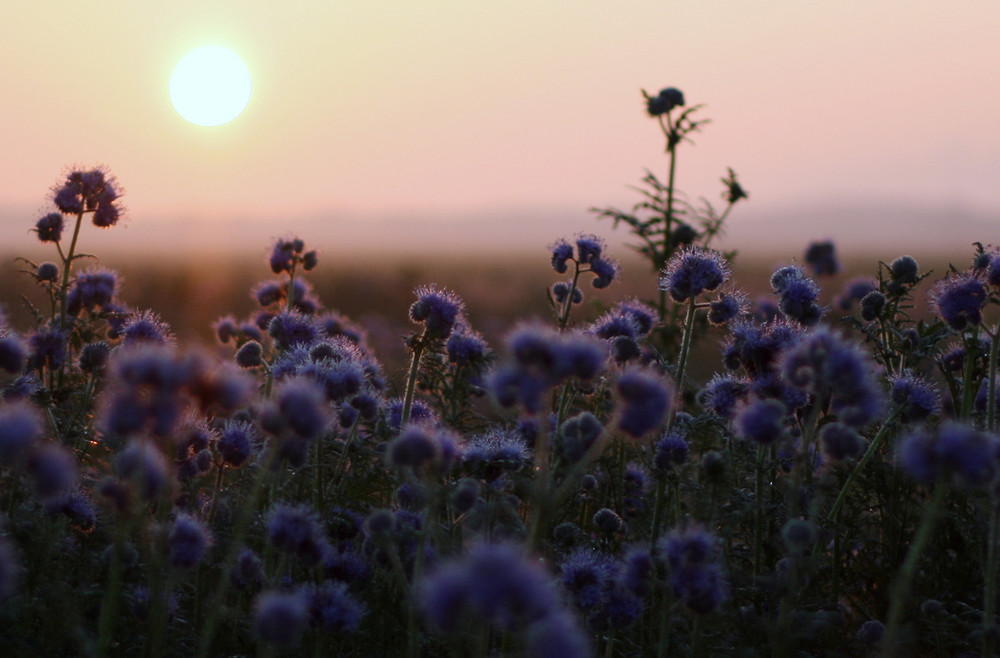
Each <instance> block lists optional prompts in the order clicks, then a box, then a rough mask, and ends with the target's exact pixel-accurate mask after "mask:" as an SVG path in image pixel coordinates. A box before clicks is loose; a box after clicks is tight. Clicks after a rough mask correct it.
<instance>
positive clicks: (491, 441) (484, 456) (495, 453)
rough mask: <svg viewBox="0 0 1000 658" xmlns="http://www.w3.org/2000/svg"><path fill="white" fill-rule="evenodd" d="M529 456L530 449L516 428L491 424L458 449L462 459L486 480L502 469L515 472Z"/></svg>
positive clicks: (491, 478) (494, 476) (490, 479)
mask: <svg viewBox="0 0 1000 658" xmlns="http://www.w3.org/2000/svg"><path fill="white" fill-rule="evenodd" d="M530 459H531V451H530V450H529V449H528V446H527V444H526V443H525V442H524V439H523V438H521V436H520V434H519V433H518V432H517V430H506V429H501V428H493V429H492V430H490V431H488V432H486V433H484V434H477V435H475V436H473V437H472V438H470V439H469V441H468V442H467V443H466V444H465V448H464V449H463V451H462V461H463V463H465V464H466V465H467V466H469V468H470V469H472V471H473V472H474V473H480V474H482V475H483V476H484V477H485V479H486V480H487V481H493V480H496V479H497V478H498V477H500V476H501V475H502V474H503V473H504V472H516V471H518V470H520V469H521V468H522V467H523V466H525V465H526V464H527V463H528V462H529V461H530Z"/></svg>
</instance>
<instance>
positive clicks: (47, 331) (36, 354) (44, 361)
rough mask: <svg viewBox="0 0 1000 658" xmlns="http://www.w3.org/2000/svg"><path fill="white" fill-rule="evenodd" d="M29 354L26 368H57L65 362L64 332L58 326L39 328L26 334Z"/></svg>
mask: <svg viewBox="0 0 1000 658" xmlns="http://www.w3.org/2000/svg"><path fill="white" fill-rule="evenodd" d="M28 345H29V346H30V351H31V356H29V357H28V368H29V369H32V370H41V369H42V368H45V367H48V368H49V369H51V370H57V369H58V368H60V367H62V365H63V364H64V363H65V362H66V334H65V333H63V332H62V331H60V330H59V329H58V328H55V327H49V328H45V327H42V328H39V329H38V330H37V331H35V332H34V333H33V334H31V335H30V336H28Z"/></svg>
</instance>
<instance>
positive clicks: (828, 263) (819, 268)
mask: <svg viewBox="0 0 1000 658" xmlns="http://www.w3.org/2000/svg"><path fill="white" fill-rule="evenodd" d="M805 261H806V263H807V264H808V265H809V267H810V268H812V271H813V274H815V275H816V276H823V275H828V276H832V275H834V274H836V273H837V272H839V271H840V262H839V261H838V260H837V249H836V247H835V246H834V244H833V242H831V241H830V240H824V241H822V242H813V243H810V245H809V247H807V248H806V255H805Z"/></svg>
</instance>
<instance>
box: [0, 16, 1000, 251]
mask: <svg viewBox="0 0 1000 658" xmlns="http://www.w3.org/2000/svg"><path fill="white" fill-rule="evenodd" d="M998 33H1000V4H998V3H997V2H996V0H981V1H979V0H957V1H956V2H950V3H944V2H940V1H929V0H900V1H897V0H879V1H877V2H873V1H872V0H865V1H856V0H839V1H838V2H802V1H801V0H773V1H770V2H760V1H759V0H754V1H750V0H727V1H725V2H723V1H713V0H700V1H693V0H691V1H688V0H683V1H674V2H671V1H667V0H659V1H657V2H650V1H646V0H627V1H624V2H608V1H607V0H599V1H598V0H574V2H572V3H567V2H565V0H508V1H507V2H503V3H497V2H485V1H480V0H454V1H445V0H421V1H420V2H414V1H413V0H379V1H376V2H362V1H361V0H351V1H332V0H330V1H322V2H320V1H314V2H295V1H289V2H284V3H277V2H273V0H269V1H267V2H263V1H257V0H233V1H231V2H211V1H206V0H199V1H197V2H188V1H184V0H176V1H173V2H169V3H147V2H131V1H121V0H118V1H110V0H109V1H104V2H100V3H81V2H78V1H76V0H74V1H72V2H67V1H63V0H46V2H37V3H28V2H23V3H22V2H16V3H14V2H11V3H6V4H5V7H4V9H3V10H0V84H2V88H3V95H2V99H3V103H2V105H0V144H2V145H3V148H2V149H0V244H2V243H8V244H9V245H11V246H14V247H15V248H16V246H17V245H18V244H20V243H21V242H24V241H25V240H27V239H28V238H30V234H27V233H26V230H27V229H28V228H30V227H31V226H32V225H33V224H34V221H35V219H37V217H36V215H39V214H40V213H43V212H46V211H47V210H48V206H47V205H46V204H47V195H48V194H49V189H50V188H51V186H52V185H53V184H54V183H55V182H56V181H57V180H58V179H59V177H60V175H61V174H64V173H65V172H66V171H67V168H68V167H91V166H94V165H97V164H101V165H104V166H106V167H108V168H109V169H110V170H111V171H112V172H113V173H114V174H115V175H116V176H117V178H118V181H119V182H120V184H121V185H122V187H124V189H125V191H126V196H125V204H126V207H127V209H128V212H127V214H128V220H127V224H126V227H125V228H124V229H123V230H119V229H118V227H115V229H114V230H109V231H108V235H107V237H105V236H101V237H100V238H97V237H95V238H94V240H98V239H100V240H103V241H105V242H106V243H107V244H108V245H113V246H117V247H123V248H135V247H136V246H137V245H144V244H145V245H156V246H157V247H161V248H168V247H169V248H184V247H189V248H191V249H204V248H222V247H226V248H232V247H237V248H243V247H244V246H245V245H247V244H248V243H251V242H254V241H260V240H266V239H267V238H268V237H271V236H276V235H285V234H288V233H298V234H302V236H303V237H304V238H306V239H307V241H311V242H312V243H313V244H319V245H320V246H321V247H322V248H323V249H325V250H327V251H331V252H337V251H338V250H341V251H344V250H350V251H352V252H355V253H356V252H358V251H359V250H360V251H370V250H378V249H380V248H386V249H389V248H401V249H407V248H410V249H429V248H433V247H434V246H435V245H444V244H447V245H450V246H451V247H453V248H454V247H457V248H461V249H478V248H483V247H484V246H489V245H493V246H497V245H500V246H503V245H508V246H509V245H516V244H519V243H534V242H536V241H540V243H542V244H544V243H545V242H546V241H549V242H550V241H552V240H554V239H556V238H558V237H561V236H562V235H565V234H566V233H567V232H572V231H594V232H598V233H600V234H603V235H606V236H608V235H610V234H611V229H610V226H609V225H607V224H602V223H600V222H598V221H597V220H596V219H595V218H594V215H593V213H591V212H590V211H589V209H590V208H592V207H594V206H600V207H604V206H615V207H623V208H626V207H630V206H631V204H632V203H634V202H635V201H636V200H637V196H636V194H635V191H634V190H633V189H631V188H630V185H633V184H635V183H637V182H638V180H639V178H641V176H642V175H643V173H644V171H645V170H646V169H647V168H648V169H650V170H652V171H654V172H656V173H657V174H659V175H663V174H664V173H665V170H666V158H665V156H664V153H663V139H662V136H661V135H660V132H659V128H658V127H657V124H656V122H655V120H653V119H650V118H649V117H647V116H646V115H645V112H644V106H643V101H642V96H641V90H642V89H646V90H648V91H650V92H653V93H655V92H656V91H658V90H659V89H660V88H661V87H666V86H673V87H677V88H679V89H681V90H682V91H683V92H684V95H685V97H686V99H687V102H688V104H689V105H693V104H704V106H705V107H704V108H702V109H700V110H699V111H698V114H697V115H696V116H699V117H702V118H710V119H711V120H712V123H711V124H710V125H707V126H706V127H705V128H704V130H703V132H702V133H701V134H699V135H696V136H695V141H696V144H694V145H684V146H683V147H682V149H681V151H680V153H679V155H678V175H677V183H678V186H679V187H680V188H681V189H682V190H684V191H685V193H686V194H687V195H688V197H689V198H690V199H692V200H695V199H698V198H699V197H705V198H708V199H709V200H711V201H713V202H718V201H719V198H720V195H721V192H722V186H721V183H720V182H719V179H720V177H721V176H723V175H724V174H725V173H726V169H727V167H732V168H734V169H735V170H736V171H737V172H738V174H739V176H740V179H741V181H742V182H743V185H744V187H745V188H746V189H747V190H748V191H749V192H750V199H749V201H748V202H747V203H746V205H745V207H743V208H737V209H736V210H735V211H734V216H733V220H732V222H731V224H730V226H731V229H730V239H732V240H735V241H739V240H745V241H748V243H749V242H752V241H754V240H756V241H757V242H758V243H767V242H768V241H770V240H775V239H778V236H779V235H780V236H784V238H785V239H786V240H799V241H801V240H805V239H807V238H808V236H811V235H814V236H815V237H816V238H832V239H836V240H845V241H850V240H854V241H855V242H858V241H859V240H860V238H859V236H862V235H863V236H864V239H863V240H861V241H863V242H866V243H870V242H871V241H872V240H873V239H874V240H882V239H891V238H893V236H895V239H898V240H899V241H900V244H902V245H903V247H904V248H905V246H906V245H907V241H911V242H913V243H914V244H916V242H919V241H920V240H921V239H922V240H924V241H929V242H930V243H932V244H941V240H948V241H950V242H952V243H955V244H959V245H967V244H968V243H969V241H970V240H972V239H979V240H983V241H990V240H993V241H994V242H996V241H998V240H1000V216H998V215H997V213H996V212H995V208H996V200H995V198H994V197H995V196H996V189H997V180H998V178H1000V121H998V119H997V117H998V115H1000V85H998V84H997V80H1000V48H998V47H997V46H996V35H997V34H998ZM206 44H218V45H223V46H225V47H227V48H230V49H231V50H233V51H234V52H236V53H237V54H238V55H240V56H241V57H242V58H243V60H244V61H245V62H246V64H247V66H248V68H249V70H250V72H251V76H252V78H253V94H252V96H251V99H250V103H249V105H248V106H247V109H246V111H245V112H244V113H243V114H242V115H241V116H240V117H238V118H237V119H236V120H235V121H233V122H232V123H230V124H227V125H224V126H219V127H214V128H204V127H199V126H195V125H193V124H190V123H187V122H186V121H185V120H184V119H182V118H181V117H180V116H179V115H178V114H177V113H176V112H175V111H174V110H173V108H172V107H171V104H170V101H169V96H168V93H167V88H168V82H169V79H170V74H171V72H172V70H173V67H174V66H175V65H176V64H177V62H178V61H179V60H180V59H181V58H182V57H183V56H184V55H185V54H186V53H188V52H189V51H191V50H193V49H195V48H197V47H199V46H202V45H206ZM876 229H877V230H876ZM871 231H875V232H874V233H871ZM990 232H992V235H991V234H990ZM112 234H114V236H113V237H112ZM619 237H623V236H619ZM251 248H254V249H256V248H257V245H253V246H251ZM0 251H4V249H0Z"/></svg>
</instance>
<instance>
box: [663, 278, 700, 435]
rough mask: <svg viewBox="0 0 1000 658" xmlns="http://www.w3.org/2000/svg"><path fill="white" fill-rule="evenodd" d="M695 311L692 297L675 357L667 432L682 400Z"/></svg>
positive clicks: (695, 307) (695, 306)
mask: <svg viewBox="0 0 1000 658" xmlns="http://www.w3.org/2000/svg"><path fill="white" fill-rule="evenodd" d="M696 310H697V305H696V304H695V300H694V297H692V298H691V299H690V301H689V302H688V308H687V315H686V316H685V317H684V337H683V338H682V339H681V353H680V354H679V355H678V356H677V381H676V382H675V389H674V403H673V404H672V405H670V411H669V412H668V413H667V426H666V427H667V431H668V432H669V431H670V429H671V428H672V427H673V425H674V418H675V417H676V416H677V410H678V409H679V408H680V406H681V402H682V401H683V400H684V377H685V374H686V373H687V362H688V354H689V353H690V352H691V343H692V342H693V340H692V338H693V334H694V316H695V311H696Z"/></svg>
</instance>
